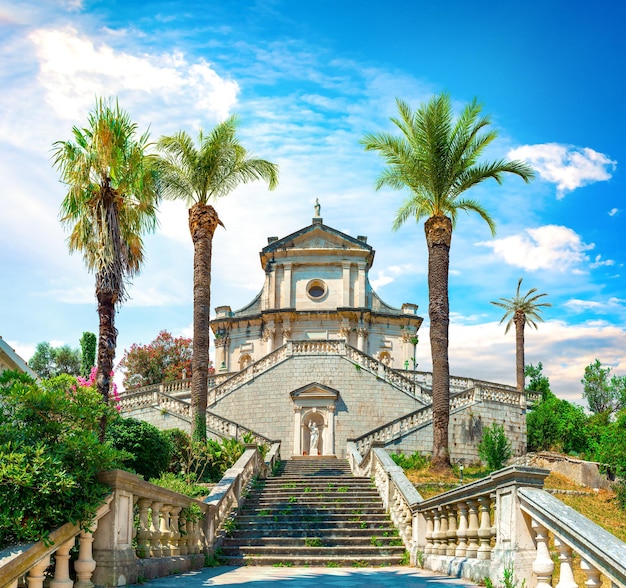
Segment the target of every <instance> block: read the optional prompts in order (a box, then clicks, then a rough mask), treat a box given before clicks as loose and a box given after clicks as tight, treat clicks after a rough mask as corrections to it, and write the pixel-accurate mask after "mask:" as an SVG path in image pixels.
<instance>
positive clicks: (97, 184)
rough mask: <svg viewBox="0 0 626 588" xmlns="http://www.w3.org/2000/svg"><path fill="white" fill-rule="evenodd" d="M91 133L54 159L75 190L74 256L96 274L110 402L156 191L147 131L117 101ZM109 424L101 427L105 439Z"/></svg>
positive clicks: (59, 147)
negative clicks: (120, 324) (121, 319)
mask: <svg viewBox="0 0 626 588" xmlns="http://www.w3.org/2000/svg"><path fill="white" fill-rule="evenodd" d="M87 120H88V124H87V127H86V128H82V129H81V128H78V127H74V128H73V129H72V134H73V137H74V140H73V141H71V140H70V141H57V142H56V143H54V152H53V161H54V166H55V167H56V168H57V169H58V170H59V172H60V175H61V181H62V182H64V183H65V184H67V186H68V191H67V194H66V196H65V198H64V199H63V202H62V203H61V213H60V214H61V223H62V224H63V225H64V226H65V227H66V228H68V229H69V230H70V231H71V232H70V236H69V237H68V247H69V250H70V253H73V252H75V251H81V252H82V254H83V260H84V262H85V265H86V266H87V269H88V270H89V271H91V272H94V273H95V276H96V299H97V303H98V316H99V321H100V325H99V338H98V354H97V368H98V373H97V380H96V382H97V388H98V391H99V392H100V394H101V395H102V398H103V400H104V401H105V402H108V399H109V386H110V379H111V374H112V371H113V360H114V358H115V346H116V342H117V329H116V328H115V308H116V306H117V305H118V304H121V303H122V302H123V301H124V299H125V298H126V287H125V286H126V281H127V280H128V279H130V278H132V277H133V276H135V275H136V274H138V272H139V270H140V268H141V264H142V262H143V260H144V249H143V240H142V235H143V233H144V232H146V231H149V230H154V228H155V227H156V203H157V186H156V182H155V173H154V165H153V158H151V157H150V156H148V155H146V153H145V150H146V146H147V143H148V134H147V133H144V134H143V135H141V136H140V137H137V136H136V134H137V125H136V124H135V123H133V122H132V121H131V120H130V117H129V116H128V114H127V113H126V112H124V111H123V110H122V109H120V107H119V104H118V103H117V101H116V102H115V103H113V101H112V100H105V99H102V98H101V99H99V100H97V102H96V105H95V107H94V109H93V110H92V111H91V112H90V113H89V115H88V119H87ZM105 425H106V423H105V421H103V422H102V434H104V427H105Z"/></svg>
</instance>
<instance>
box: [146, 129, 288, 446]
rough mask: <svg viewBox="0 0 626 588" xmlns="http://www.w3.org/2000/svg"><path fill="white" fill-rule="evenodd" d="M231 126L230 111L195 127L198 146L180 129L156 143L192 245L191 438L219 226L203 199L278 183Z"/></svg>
mask: <svg viewBox="0 0 626 588" xmlns="http://www.w3.org/2000/svg"><path fill="white" fill-rule="evenodd" d="M236 130H237V119H236V117H230V118H228V119H227V120H225V121H224V122H222V123H220V124H218V125H217V126H216V127H215V128H214V129H213V130H212V131H211V132H210V133H208V134H205V133H204V132H203V131H202V130H200V133H199V135H198V146H196V145H195V144H194V142H193V140H192V139H191V137H190V136H189V135H188V134H187V133H186V132H184V131H180V132H178V133H177V134H175V135H173V136H169V137H161V139H159V141H158V143H157V148H158V149H159V151H160V152H161V154H162V156H161V157H160V159H159V163H158V168H159V172H160V173H159V178H160V179H159V181H160V186H161V189H162V192H163V195H164V197H166V198H170V199H182V200H184V201H185V202H186V203H187V205H188V206H189V207H190V208H189V230H190V232H191V240H192V241H193V250H194V261H193V356H192V360H191V406H192V428H193V436H194V438H196V439H206V416H205V415H206V408H207V391H208V382H207V378H208V368H209V312H210V303H211V252H212V241H213V234H214V233H215V229H216V228H217V226H218V225H222V226H224V225H223V224H222V221H220V219H219V217H218V215H217V212H216V211H215V209H214V208H213V206H211V205H210V204H209V201H211V200H214V199H216V198H219V197H220V196H226V195H227V194H228V193H229V192H231V191H232V190H234V189H235V188H236V187H237V186H238V185H239V184H242V183H243V184H245V183H247V182H251V181H253V180H258V179H264V180H266V181H267V182H268V184H269V188H270V190H272V189H273V188H274V187H275V186H276V185H277V183H278V167H277V166H276V165H274V164H273V163H270V162H269V161H266V160H264V159H255V158H253V157H251V156H250V154H249V153H248V152H247V151H246V149H245V148H244V147H243V146H242V145H241V144H240V143H239V140H238V139H237V137H236V135H235V132H236Z"/></svg>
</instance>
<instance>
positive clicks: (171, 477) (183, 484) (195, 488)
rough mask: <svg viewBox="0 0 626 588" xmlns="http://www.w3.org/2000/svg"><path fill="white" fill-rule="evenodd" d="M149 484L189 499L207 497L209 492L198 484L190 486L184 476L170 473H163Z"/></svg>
mask: <svg viewBox="0 0 626 588" xmlns="http://www.w3.org/2000/svg"><path fill="white" fill-rule="evenodd" d="M150 483H151V484H156V485H157V486H161V488H167V489H168V490H172V491H174V492H178V493H179V494H184V495H185V496H191V498H197V497H198V496H207V495H208V494H209V492H210V490H209V489H208V488H207V487H206V486H200V485H199V484H190V483H189V482H188V481H187V479H186V478H185V476H184V475H181V474H178V475H177V474H173V473H172V472H165V473H163V474H161V477H159V478H152V479H151V480H150Z"/></svg>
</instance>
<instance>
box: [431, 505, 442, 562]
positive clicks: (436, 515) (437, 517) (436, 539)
mask: <svg viewBox="0 0 626 588" xmlns="http://www.w3.org/2000/svg"><path fill="white" fill-rule="evenodd" d="M440 530H441V514H440V512H439V511H438V510H434V511H433V549H432V551H431V553H432V554H433V555H438V554H439V544H440V535H439V533H440Z"/></svg>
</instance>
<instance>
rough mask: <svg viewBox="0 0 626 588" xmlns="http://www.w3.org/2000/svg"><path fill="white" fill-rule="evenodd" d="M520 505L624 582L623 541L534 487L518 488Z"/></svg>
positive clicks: (619, 583) (625, 550)
mask: <svg viewBox="0 0 626 588" xmlns="http://www.w3.org/2000/svg"><path fill="white" fill-rule="evenodd" d="M518 494H519V496H520V499H521V500H520V507H521V509H522V510H523V511H524V512H526V513H528V514H529V515H530V517H531V518H532V519H533V520H534V521H536V522H538V523H540V524H541V525H542V526H543V527H545V528H546V529H548V530H549V531H551V532H552V533H553V534H554V536H555V537H557V538H558V539H560V540H561V541H563V542H565V543H566V544H567V545H568V546H569V547H570V548H571V549H573V550H574V551H575V552H576V553H578V554H579V555H580V556H581V557H582V558H583V559H584V560H585V561H588V562H589V563H591V564H592V565H593V566H594V567H595V568H596V569H597V570H599V571H600V572H601V573H602V574H604V575H605V576H607V577H608V578H609V579H610V580H611V581H612V582H613V584H614V585H616V586H626V543H623V542H622V541H620V540H619V539H617V538H616V537H614V536H613V535H611V533H609V532H608V531H606V530H604V529H603V528H602V527H600V526H598V525H596V524H595V523H593V522H592V521H590V520H589V519H588V518H587V517H585V516H583V515H581V514H580V513H579V512H577V511H576V510H574V509H573V508H570V507H569V506H567V505H566V504H563V503H562V502H561V501H560V500H558V499H557V498H554V497H553V496H552V495H551V494H548V493H547V492H545V491H543V490H539V489H536V488H520V489H519V491H518Z"/></svg>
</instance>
